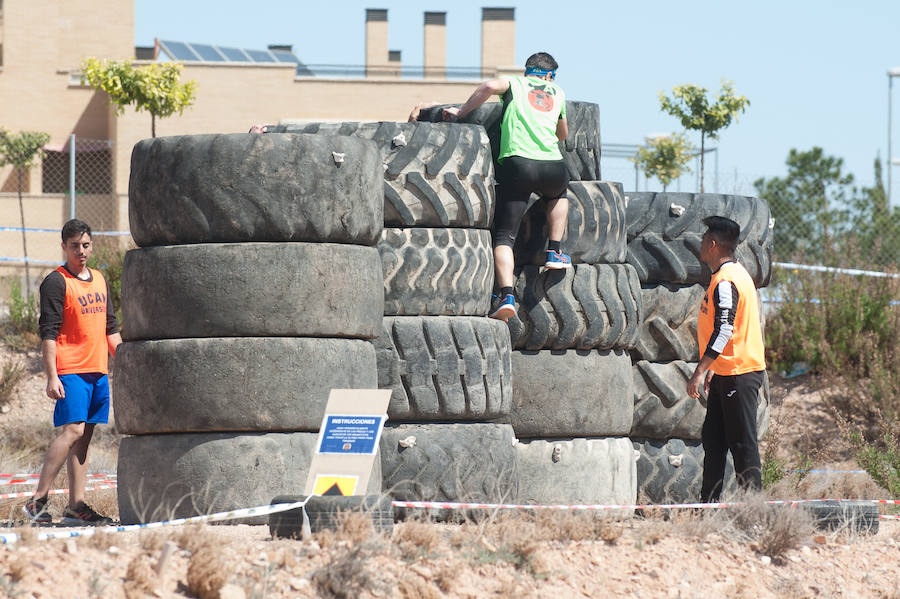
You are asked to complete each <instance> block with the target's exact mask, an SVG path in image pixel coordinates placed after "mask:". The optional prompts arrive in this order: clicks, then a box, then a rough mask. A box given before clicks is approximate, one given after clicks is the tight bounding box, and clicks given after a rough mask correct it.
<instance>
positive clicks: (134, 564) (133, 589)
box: [124, 553, 159, 599]
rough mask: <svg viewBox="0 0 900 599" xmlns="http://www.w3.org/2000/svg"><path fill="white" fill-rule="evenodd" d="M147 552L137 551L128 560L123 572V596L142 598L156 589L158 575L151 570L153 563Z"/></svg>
mask: <svg viewBox="0 0 900 599" xmlns="http://www.w3.org/2000/svg"><path fill="white" fill-rule="evenodd" d="M150 562H151V559H150V556H149V555H148V554H147V553H139V554H138V555H136V556H134V558H133V559H132V560H131V561H130V562H128V568H127V569H126V573H125V584H124V590H125V597H127V598H128V599H143V598H144V597H146V596H147V595H148V594H153V593H155V592H156V591H157V588H156V586H157V582H158V580H159V576H157V574H156V573H155V572H154V571H153V565H152V564H151V563H150Z"/></svg>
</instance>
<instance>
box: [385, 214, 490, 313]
mask: <svg viewBox="0 0 900 599" xmlns="http://www.w3.org/2000/svg"><path fill="white" fill-rule="evenodd" d="M378 253H379V255H380V256H381V267H382V274H383V276H384V313H385V314H386V315H390V316H403V315H405V316H484V315H486V314H487V313H488V310H489V309H490V305H491V288H492V286H493V284H494V256H493V253H492V250H491V234H490V232H489V231H485V230H479V229H449V228H439V229H430V228H424V227H417V228H410V229H394V228H388V229H385V230H384V233H383V236H382V239H381V242H380V243H379V244H378Z"/></svg>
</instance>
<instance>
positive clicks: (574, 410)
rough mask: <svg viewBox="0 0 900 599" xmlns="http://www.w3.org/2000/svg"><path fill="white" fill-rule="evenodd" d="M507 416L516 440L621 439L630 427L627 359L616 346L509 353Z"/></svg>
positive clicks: (629, 386)
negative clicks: (510, 401) (510, 391)
mask: <svg viewBox="0 0 900 599" xmlns="http://www.w3.org/2000/svg"><path fill="white" fill-rule="evenodd" d="M512 368H513V404H512V413H511V415H510V417H509V420H510V423H511V424H512V426H513V430H515V432H516V436H517V437H518V438H520V439H549V438H556V437H622V436H627V435H628V431H629V430H630V429H631V414H632V405H633V404H632V401H633V397H632V396H633V394H634V392H633V391H632V388H633V382H632V377H631V375H630V368H631V358H630V357H629V356H628V353H627V352H625V351H623V350H620V349H615V350H606V351H596V350H590V351H588V350H566V351H557V350H542V351H513V352H512Z"/></svg>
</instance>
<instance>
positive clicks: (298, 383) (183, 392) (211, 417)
mask: <svg viewBox="0 0 900 599" xmlns="http://www.w3.org/2000/svg"><path fill="white" fill-rule="evenodd" d="M377 383H378V377H377V372H376V366H375V350H374V349H373V348H372V344H371V343H368V342H366V341H361V340H358V339H321V338H312V337H225V338H222V337H217V338H212V339H165V340H159V341H129V342H127V343H123V344H122V345H120V346H119V349H118V351H117V352H116V375H115V377H113V380H112V387H113V396H114V397H115V398H116V409H115V418H116V428H117V429H118V431H119V433H122V434H126V435H146V434H159V433H174V432H177V433H186V432H232V431H256V432H270V431H291V432H294V431H311V432H315V431H318V430H319V425H320V424H321V423H322V416H323V414H324V413H325V404H326V403H327V402H328V394H329V392H330V391H331V389H375V388H376V387H377Z"/></svg>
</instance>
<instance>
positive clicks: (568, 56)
mask: <svg viewBox="0 0 900 599" xmlns="http://www.w3.org/2000/svg"><path fill="white" fill-rule="evenodd" d="M482 6H504V7H511V6H514V7H515V8H516V13H515V14H516V59H517V62H518V63H519V64H522V63H524V61H525V58H527V56H528V55H529V54H531V53H532V52H534V51H538V50H545V51H548V52H550V53H551V54H553V55H554V56H555V57H556V58H557V60H558V61H559V63H560V70H559V73H558V77H557V82H558V83H559V84H560V85H562V86H563V88H564V89H565V90H566V93H567V95H568V97H569V98H570V99H573V100H584V101H590V102H596V103H597V104H599V105H600V117H601V133H602V137H603V141H604V142H609V143H630V144H633V143H641V142H642V140H643V139H644V137H645V136H646V135H648V134H652V133H666V132H672V131H678V130H679V128H680V125H679V124H678V122H677V121H676V120H675V119H674V118H673V117H670V116H668V115H665V114H663V113H661V112H660V111H659V102H658V99H657V93H658V92H659V91H661V90H663V91H666V92H669V91H670V90H671V88H672V87H673V86H674V85H678V84H682V83H694V84H698V85H702V86H704V87H707V88H709V89H710V91H711V92H717V91H718V89H719V82H720V80H721V79H722V78H726V79H730V80H732V81H734V84H735V88H736V90H737V92H738V93H740V94H743V95H746V96H747V97H748V98H749V99H750V102H751V105H750V107H749V108H748V110H747V112H746V113H745V114H744V115H742V116H741V117H740V119H739V121H738V123H736V124H733V125H732V126H731V127H730V128H729V129H727V130H725V131H724V132H723V133H722V135H721V139H720V140H719V142H718V147H719V176H720V185H719V191H723V192H739V193H750V192H751V190H752V188H751V186H750V183H751V182H752V181H753V180H754V179H755V178H757V177H760V176H775V175H783V174H784V172H785V167H784V160H785V158H786V156H787V153H788V150H789V149H790V148H798V149H801V150H805V149H809V148H811V147H812V146H816V145H818V146H821V147H823V148H824V149H825V151H826V152H827V153H828V154H831V155H834V156H838V157H841V158H843V159H844V163H845V170H846V171H849V172H852V173H853V174H854V175H855V176H856V178H857V181H858V182H859V183H861V184H864V185H870V184H871V183H872V181H873V175H872V162H873V160H874V158H875V156H876V154H879V155H880V156H881V157H882V159H884V158H885V156H886V153H887V107H888V99H887V95H888V80H887V74H886V73H887V69H888V68H891V67H900V35H898V32H900V2H897V1H888V0H870V1H866V0H861V1H857V2H836V1H829V0H820V1H817V2H812V1H808V0H803V1H800V0H794V1H791V0H782V1H780V2H775V1H770V0H757V1H755V2H752V3H751V2H741V3H738V2H732V1H727V0H719V1H713V0H682V1H679V2H672V1H671V0H669V1H661V0H660V1H640V0H631V1H626V2H623V1H621V0H617V1H616V2H608V1H605V0H602V1H595V2H571V1H565V0H563V1H557V2H537V1H533V0H528V1H520V2H493V1H492V2H487V1H486V0H482V1H480V2H475V1H470V0H456V1H454V2H453V3H449V2H445V3H441V2H421V3H420V2H396V1H378V0H372V1H357V0H341V1H339V2H315V3H313V2H305V1H296V0H294V1H288V0H255V1H254V2H246V1H245V0H219V1H216V2H213V1H210V0H199V1H193V2H186V1H185V0H136V11H135V43H137V44H138V45H150V44H152V42H153V38H154V37H159V38H162V39H173V40H179V41H191V42H206V43H216V44H227V45H238V46H240V47H245V48H265V47H266V46H267V45H268V44H270V43H287V44H292V45H293V46H294V52H295V54H296V55H297V56H298V57H299V58H300V59H301V60H302V61H304V62H306V63H310V64H362V63H363V62H364V60H365V48H364V40H365V36H364V28H365V9H366V8H386V9H388V21H389V28H390V30H389V47H390V48H391V49H394V50H401V51H402V56H403V63H404V65H409V66H413V65H421V64H422V37H423V34H422V18H423V17H422V13H423V12H424V11H427V10H433V11H446V12H447V54H448V59H447V62H448V64H449V65H451V66H478V65H479V63H480V43H481V7H482ZM895 88H896V89H895V90H894V92H895V93H894V121H895V127H894V132H895V138H894V155H895V156H900V126H897V125H896V123H897V121H900V80H896V81H895ZM436 99H438V100H439V99H440V98H436ZM402 116H403V115H398V119H400V118H402ZM690 135H691V139H692V141H694V142H695V143H696V144H698V145H699V137H698V136H697V135H695V134H693V133H692V134H690ZM714 143H716V142H714ZM711 167H712V165H711V164H709V165H708V166H707V185H708V186H709V185H710V184H711V182H712V176H713V175H712V168H711ZM603 168H604V173H603V174H604V178H605V179H610V180H623V181H625V182H626V188H631V187H633V182H634V181H633V179H634V175H633V170H632V169H631V167H630V165H629V164H628V163H627V162H626V161H624V160H622V159H604V162H603ZM629 181H630V183H629ZM894 183H895V185H894V203H895V204H897V203H900V167H895V169H894ZM640 185H641V187H642V188H643V185H644V183H643V182H641V183H640ZM693 185H694V183H693V182H690V183H688V184H685V186H683V187H682V190H683V191H691V190H692V189H691V188H690V187H691V186H693ZM652 187H655V185H654V184H651V188H652ZM708 190H709V189H708Z"/></svg>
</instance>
